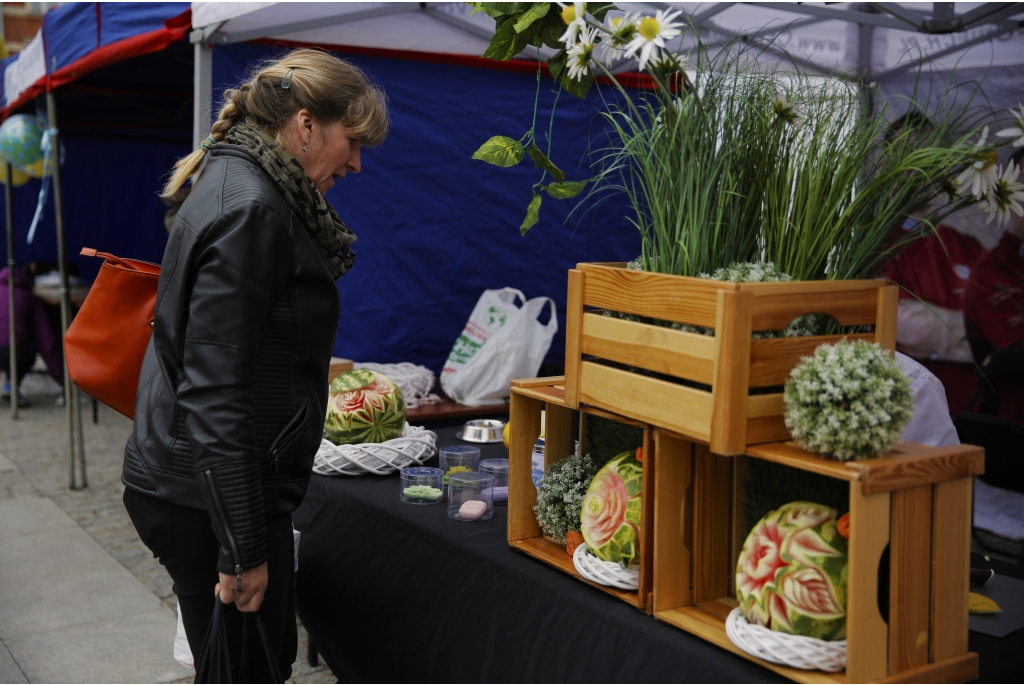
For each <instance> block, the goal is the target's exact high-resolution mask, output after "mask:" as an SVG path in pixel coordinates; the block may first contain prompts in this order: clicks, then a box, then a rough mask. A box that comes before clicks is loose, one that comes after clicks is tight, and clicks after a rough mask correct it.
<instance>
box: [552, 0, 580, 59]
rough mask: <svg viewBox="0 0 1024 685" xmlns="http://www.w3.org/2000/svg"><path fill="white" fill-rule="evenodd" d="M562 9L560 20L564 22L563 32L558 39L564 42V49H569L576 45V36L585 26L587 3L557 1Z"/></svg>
mask: <svg viewBox="0 0 1024 685" xmlns="http://www.w3.org/2000/svg"><path fill="white" fill-rule="evenodd" d="M558 4H559V5H560V6H561V7H562V8H563V9H562V21H564V22H565V26H566V28H565V33H563V34H562V36H561V37H560V38H559V39H558V40H560V41H562V42H563V43H565V49H566V50H569V49H571V48H572V46H574V45H576V36H577V35H578V34H579V32H580V31H582V30H583V29H584V28H586V26H587V20H586V16H587V3H585V2H574V3H572V4H565V3H561V2H560V3H558Z"/></svg>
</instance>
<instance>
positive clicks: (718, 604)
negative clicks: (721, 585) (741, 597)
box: [697, 597, 739, 621]
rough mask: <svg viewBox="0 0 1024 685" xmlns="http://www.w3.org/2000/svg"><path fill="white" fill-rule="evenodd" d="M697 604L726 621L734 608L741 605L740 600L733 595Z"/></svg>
mask: <svg viewBox="0 0 1024 685" xmlns="http://www.w3.org/2000/svg"><path fill="white" fill-rule="evenodd" d="M697 606H698V607H700V608H701V609H703V610H704V611H706V612H708V613H709V614H711V615H712V616H715V617H717V618H720V619H722V620H723V621H724V620H725V619H727V618H729V614H730V613H732V610H733V609H735V608H736V607H738V606H739V602H737V601H736V600H735V599H733V598H732V597H719V598H718V599H712V600H709V601H707V602H701V603H700V604H698V605H697Z"/></svg>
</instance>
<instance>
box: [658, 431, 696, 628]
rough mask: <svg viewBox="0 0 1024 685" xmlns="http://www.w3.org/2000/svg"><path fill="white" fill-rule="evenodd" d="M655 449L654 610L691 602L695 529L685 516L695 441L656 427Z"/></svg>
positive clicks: (671, 607)
mask: <svg viewBox="0 0 1024 685" xmlns="http://www.w3.org/2000/svg"><path fill="white" fill-rule="evenodd" d="M653 432H654V452H655V455H656V456H655V461H656V463H657V467H656V469H655V472H654V555H653V560H654V563H653V569H652V571H653V582H654V610H655V611H661V610H664V609H674V608H676V607H681V606H686V605H688V604H690V548H691V546H692V541H691V540H688V538H690V537H691V536H692V533H690V535H687V532H686V531H692V526H691V525H688V522H689V521H690V520H691V519H690V517H689V516H686V511H687V503H688V502H690V503H691V504H692V499H693V498H692V496H690V497H688V496H687V491H688V490H689V489H690V481H691V473H692V457H691V449H692V447H691V446H692V443H690V442H689V441H687V440H683V439H681V438H679V437H676V436H674V435H669V434H668V433H666V432H664V431H661V430H657V429H655V430H654V431H653Z"/></svg>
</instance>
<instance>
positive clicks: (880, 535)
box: [654, 429, 985, 683]
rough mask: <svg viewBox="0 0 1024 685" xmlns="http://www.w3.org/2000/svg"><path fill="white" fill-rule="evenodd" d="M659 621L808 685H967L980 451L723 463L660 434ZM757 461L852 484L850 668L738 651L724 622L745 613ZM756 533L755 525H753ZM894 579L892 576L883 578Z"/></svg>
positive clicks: (779, 451) (790, 451)
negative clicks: (751, 481)
mask: <svg viewBox="0 0 1024 685" xmlns="http://www.w3.org/2000/svg"><path fill="white" fill-rule="evenodd" d="M654 443H655V458H656V460H657V464H658V468H657V471H656V473H655V486H654V497H655V511H654V616H655V618H657V619H659V620H661V621H664V622H666V623H670V624H672V625H674V626H676V627H678V628H682V629H683V630H686V631H688V632H690V633H693V634H695V635H698V636H700V637H702V638H704V639H705V640H708V641H710V642H713V643H714V644H716V645H718V646H719V647H722V648H724V649H727V650H729V651H731V652H733V653H735V654H739V655H740V656H744V657H746V658H748V659H751V660H752V661H756V662H757V663H760V664H762V665H764V666H765V667H767V668H770V669H771V670H773V671H776V672H778V673H781V674H782V675H784V676H786V677H788V678H791V679H793V680H795V681H798V682H805V683H812V682H834V683H844V682H849V683H860V682H874V681H880V682H966V681H969V680H973V679H975V678H977V675H978V656H977V654H975V653H969V652H968V650H967V594H968V584H969V577H968V573H969V565H970V529H971V485H972V480H971V477H972V476H974V475H977V474H980V473H982V472H983V471H984V464H985V456H984V450H982V449H981V448H980V447H973V446H970V445H960V446H955V447H942V448H935V447H925V446H923V445H917V444H914V443H902V444H901V445H900V446H899V447H898V448H897V449H896V451H895V452H893V453H892V454H890V455H889V456H886V457H882V458H878V459H871V460H867V461H858V462H846V463H841V462H837V461H831V460H826V459H823V458H820V457H818V456H816V455H811V454H808V453H806V452H804V451H803V450H801V449H800V448H799V447H797V446H796V445H795V444H793V443H772V444H765V445H759V446H756V447H753V448H751V449H750V450H749V456H742V457H722V456H719V455H715V454H712V453H711V452H710V450H709V448H708V446H707V445H703V444H699V443H696V442H693V441H691V440H690V439H688V438H687V437H686V436H681V435H677V434H673V433H672V432H670V431H666V430H663V429H656V430H655V431H654ZM748 459H764V460H767V461H770V462H775V463H777V464H783V465H785V466H788V467H791V468H794V469H801V470H805V471H811V472H814V473H818V474H822V475H825V476H829V477H832V478H837V479H839V480H843V481H847V482H849V488H850V537H849V547H848V553H849V567H848V568H849V575H848V585H847V668H846V671H845V672H844V673H834V674H833V673H825V672H821V671H804V670H799V669H794V668H786V667H781V666H777V665H775V664H770V663H768V662H765V661H761V660H759V659H756V658H754V657H751V656H749V655H747V654H746V653H745V652H743V651H741V650H739V649H738V648H737V647H735V646H734V645H733V644H732V642H731V641H730V640H729V638H728V637H727V635H726V632H725V618H726V617H727V616H728V614H729V612H730V611H731V610H732V609H733V608H734V607H735V606H737V603H736V600H735V590H734V588H733V575H734V573H735V567H736V560H737V558H738V556H739V552H740V550H741V549H742V546H743V542H744V539H745V535H746V531H747V529H748V528H749V526H748V525H746V524H745V522H744V521H743V513H742V512H743V508H742V506H741V504H742V493H743V485H742V480H743V474H744V470H745V469H744V466H745V464H746V463H747V462H746V460H748ZM750 523H755V522H750ZM886 548H888V549H889V559H890V572H889V620H888V624H887V623H886V622H885V621H883V619H882V616H881V614H880V613H879V609H878V583H879V564H880V562H881V560H882V555H883V552H884V551H885V549H886ZM883 577H884V576H883Z"/></svg>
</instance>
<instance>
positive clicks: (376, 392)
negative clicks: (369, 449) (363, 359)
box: [324, 369, 405, 445]
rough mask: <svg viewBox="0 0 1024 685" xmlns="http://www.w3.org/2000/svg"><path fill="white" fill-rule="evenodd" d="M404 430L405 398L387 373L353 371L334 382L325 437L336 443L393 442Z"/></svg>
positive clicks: (329, 399) (328, 406) (328, 399)
mask: <svg viewBox="0 0 1024 685" xmlns="http://www.w3.org/2000/svg"><path fill="white" fill-rule="evenodd" d="M404 428H405V398H403V397H402V391H401V390H399V389H398V386H397V385H395V383H394V382H393V381H392V380H391V379H390V378H388V377H387V376H385V375H384V374H381V373H377V372H376V371H369V370H367V369H352V370H351V371H346V372H345V373H343V374H341V375H340V376H338V377H337V378H335V379H334V382H333V383H331V390H330V397H328V398H327V418H326V420H325V422H324V435H325V436H326V437H327V439H328V440H330V441H331V442H333V443H334V444H336V445H358V444H361V443H366V442H384V441H385V440H393V439H395V438H399V437H401V436H402V430H403V429H404Z"/></svg>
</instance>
